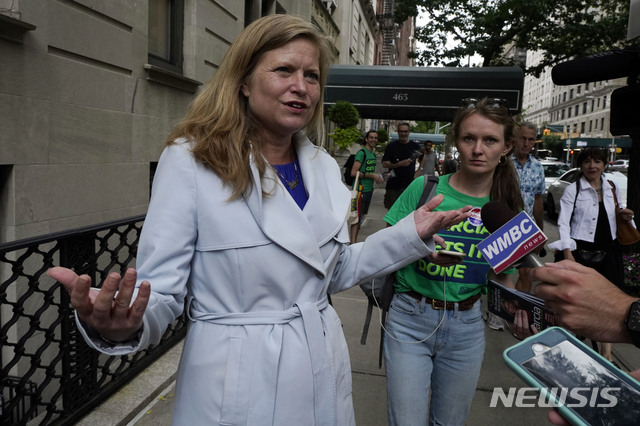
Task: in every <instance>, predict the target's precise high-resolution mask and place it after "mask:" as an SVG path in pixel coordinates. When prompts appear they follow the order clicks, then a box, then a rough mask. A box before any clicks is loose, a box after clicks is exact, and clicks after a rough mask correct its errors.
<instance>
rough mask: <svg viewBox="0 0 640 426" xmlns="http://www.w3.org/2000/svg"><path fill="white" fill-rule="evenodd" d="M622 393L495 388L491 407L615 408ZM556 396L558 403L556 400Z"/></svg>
mask: <svg viewBox="0 0 640 426" xmlns="http://www.w3.org/2000/svg"><path fill="white" fill-rule="evenodd" d="M618 392H620V388H612V387H605V388H591V387H589V388H587V387H576V388H571V389H569V388H551V389H546V392H540V393H538V390H537V389H536V388H526V387H525V388H509V390H508V392H505V391H504V389H502V388H494V389H493V395H491V402H490V403H489V406H490V407H497V406H498V403H500V404H501V405H502V406H504V407H507V408H510V407H518V408H527V407H536V406H538V407H547V408H548V407H557V406H559V405H564V406H566V407H586V406H589V407H602V408H605V407H615V405H616V404H617V403H618V398H617V397H616V396H615V394H617V393H618ZM553 395H556V397H557V399H558V401H559V402H558V403H556V401H555V400H554V397H553Z"/></svg>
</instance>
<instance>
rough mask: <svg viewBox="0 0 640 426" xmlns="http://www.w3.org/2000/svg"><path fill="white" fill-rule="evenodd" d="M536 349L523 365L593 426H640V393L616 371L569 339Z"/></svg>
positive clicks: (534, 346)
mask: <svg viewBox="0 0 640 426" xmlns="http://www.w3.org/2000/svg"><path fill="white" fill-rule="evenodd" d="M536 345H539V347H538V350H537V349H536ZM532 347H533V350H534V353H536V355H535V356H533V357H532V358H530V359H528V360H526V361H524V362H522V363H521V366H522V367H523V368H524V369H526V370H527V371H528V372H529V373H530V374H531V375H533V376H534V377H535V378H536V379H538V380H539V381H540V382H541V383H542V384H543V385H544V386H545V387H546V388H547V389H549V390H550V392H551V393H553V394H554V395H556V397H557V398H558V399H559V400H560V402H561V403H562V404H563V405H565V406H567V407H568V408H571V409H572V410H573V411H574V412H576V413H577V414H578V415H580V416H581V417H582V418H583V419H584V421H586V422H588V423H589V424H591V425H631V424H637V423H638V420H639V419H640V391H639V390H638V389H635V388H633V387H632V386H631V385H629V384H628V383H627V382H625V381H624V380H621V379H620V378H619V377H617V376H616V374H615V373H614V371H613V370H610V369H608V368H607V367H605V366H604V365H602V364H600V363H599V362H598V360H597V359H595V358H593V357H591V356H590V355H589V354H588V353H586V352H584V351H583V350H581V349H580V348H578V347H576V346H575V345H573V344H572V343H571V342H569V341H566V340H564V341H561V342H560V343H558V344H557V345H555V346H552V347H547V346H545V345H542V344H540V343H534V344H533V345H532ZM620 374H624V373H622V372H621V373H620ZM562 401H564V402H562Z"/></svg>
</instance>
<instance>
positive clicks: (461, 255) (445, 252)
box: [438, 250, 466, 259]
mask: <svg viewBox="0 0 640 426" xmlns="http://www.w3.org/2000/svg"><path fill="white" fill-rule="evenodd" d="M438 254H439V255H443V256H453V257H456V258H459V259H464V258H465V256H466V254H465V253H460V252H459V251H451V250H439V251H438Z"/></svg>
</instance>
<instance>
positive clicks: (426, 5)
mask: <svg viewBox="0 0 640 426" xmlns="http://www.w3.org/2000/svg"><path fill="white" fill-rule="evenodd" d="M394 7H395V10H394V20H395V21H396V22H404V21H405V20H406V19H408V18H409V17H412V16H417V15H418V13H419V12H422V14H423V15H424V16H425V17H426V19H427V23H426V24H425V25H424V26H421V27H417V28H416V31H415V37H416V40H418V41H419V42H421V43H424V46H425V47H424V50H422V51H421V52H412V56H414V57H415V58H416V59H417V60H418V62H419V63H420V65H430V66H436V65H448V66H461V65H464V64H465V62H466V61H467V58H469V57H471V56H473V55H480V56H481V57H482V64H481V65H482V66H509V65H520V66H522V67H523V68H525V67H524V64H522V63H521V62H519V61H518V58H517V55H513V54H512V53H513V52H512V51H513V49H514V48H522V49H528V50H541V51H543V52H544V56H543V59H542V61H541V62H540V63H538V64H535V65H533V66H529V67H526V68H525V72H526V73H530V74H533V75H535V76H538V75H539V74H540V72H542V70H543V69H544V68H545V67H547V66H551V65H554V64H556V63H558V62H562V61H564V60H567V59H570V58H573V57H580V56H587V55H590V54H594V53H599V52H603V51H606V50H610V49H613V48H622V47H628V46H629V45H630V43H629V42H626V31H627V23H628V19H629V0H563V1H557V0H396V2H395V4H394ZM596 11H599V13H598V12H596Z"/></svg>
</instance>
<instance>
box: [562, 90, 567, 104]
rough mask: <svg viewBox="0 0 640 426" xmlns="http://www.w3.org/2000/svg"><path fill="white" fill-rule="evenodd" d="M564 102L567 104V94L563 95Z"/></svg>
mask: <svg viewBox="0 0 640 426" xmlns="http://www.w3.org/2000/svg"><path fill="white" fill-rule="evenodd" d="M562 102H567V92H564V93H563V94H562Z"/></svg>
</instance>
